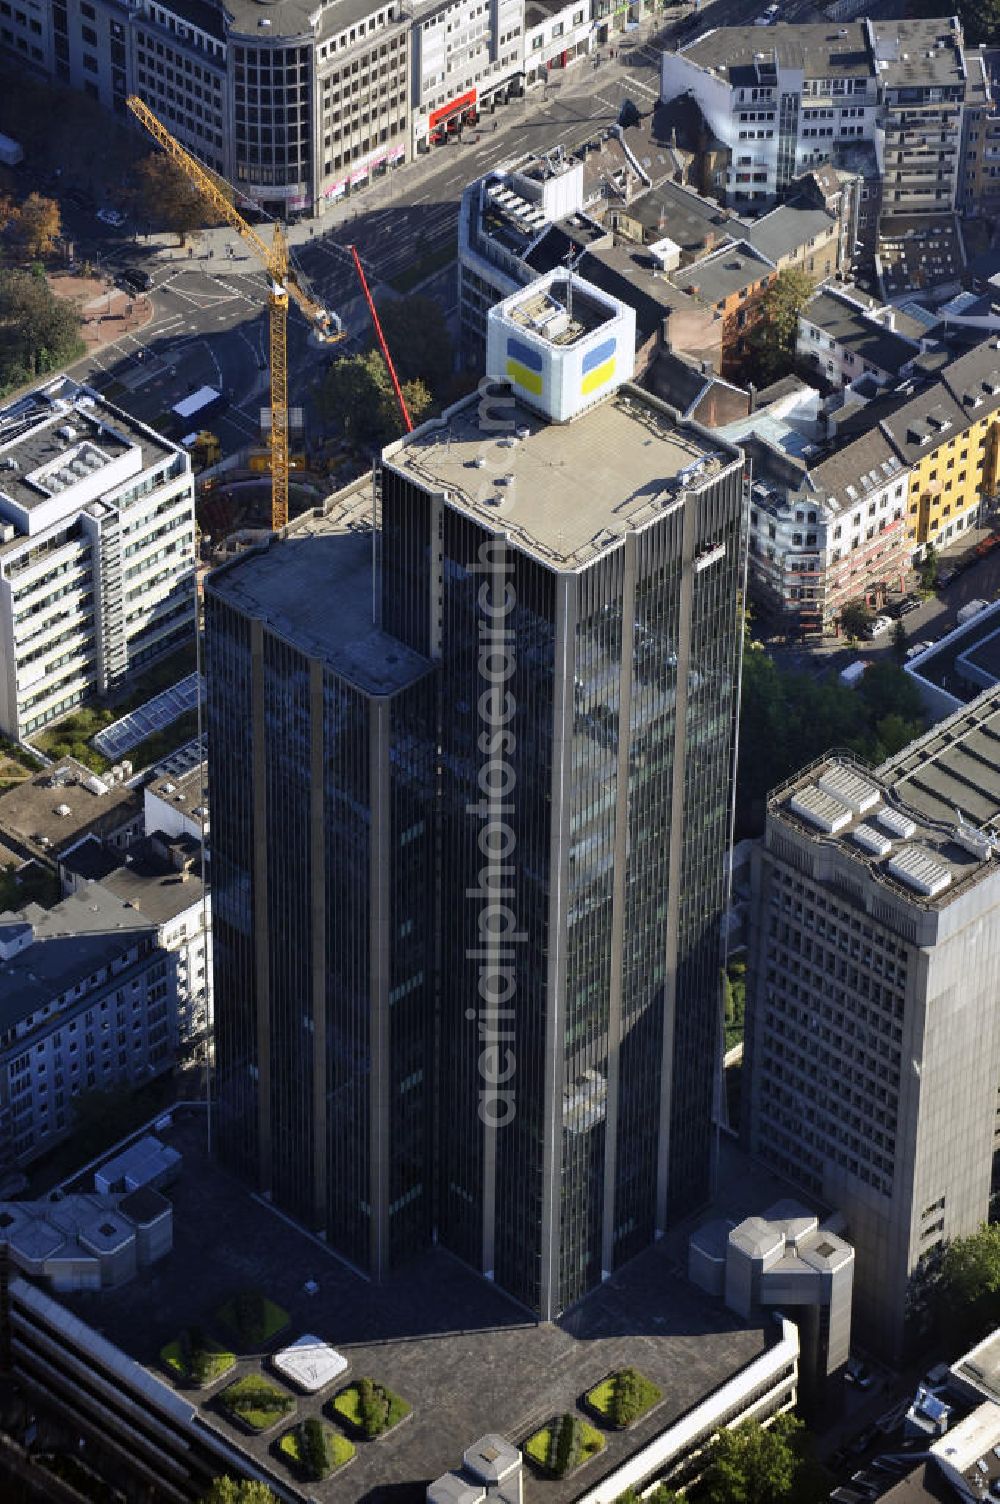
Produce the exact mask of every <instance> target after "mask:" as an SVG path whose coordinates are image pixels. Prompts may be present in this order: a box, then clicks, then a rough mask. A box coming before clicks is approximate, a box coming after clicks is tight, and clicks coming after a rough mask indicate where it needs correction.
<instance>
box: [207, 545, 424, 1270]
mask: <svg viewBox="0 0 1000 1504" xmlns="http://www.w3.org/2000/svg"><path fill="white" fill-rule="evenodd" d="M220 573H222V574H223V575H224V574H225V571H221V572H220ZM224 591H225V583H224V581H223V586H222V587H221V589H220V590H219V591H214V590H213V589H212V587H211V585H210V586H209V589H208V591H207V592H206V669H207V675H208V684H209V691H208V715H207V726H208V737H209V746H210V748H211V751H210V755H209V776H210V794H211V797H212V798H213V800H214V801H215V803H214V808H215V809H217V810H218V824H217V825H216V823H215V821H214V820H213V856H212V861H213V874H215V875H216V876H215V881H216V882H217V889H216V890H215V891H217V892H218V894H219V902H220V904H221V910H220V915H219V927H218V931H217V936H218V938H217V946H218V949H217V951H216V977H217V982H218V987H217V991H216V998H215V1012H216V1052H217V1098H218V1107H217V1133H218V1142H219V1146H220V1152H221V1154H222V1155H223V1157H224V1159H225V1160H226V1161H227V1162H228V1163H229V1164H230V1165H232V1166H233V1168H234V1169H236V1170H237V1171H238V1172H240V1173H241V1174H243V1175H244V1176H245V1177H246V1178H248V1179H250V1180H251V1181H254V1182H255V1183H256V1184H257V1186H258V1188H259V1189H260V1190H261V1191H264V1192H267V1193H269V1194H270V1195H272V1196H273V1197H274V1200H275V1202H276V1203H277V1204H278V1205H280V1206H281V1207H283V1208H284V1209H285V1210H286V1211H288V1212H289V1213H290V1214H291V1215H292V1216H294V1217H296V1218H298V1219H299V1220H300V1221H302V1222H303V1223H305V1224H306V1225H308V1226H310V1227H313V1228H315V1229H317V1230H319V1231H322V1232H324V1233H325V1234H326V1236H327V1237H328V1239H329V1241H330V1243H331V1245H332V1246H333V1247H335V1248H337V1249H338V1251H339V1252H341V1253H342V1254H343V1255H345V1256H346V1257H347V1258H349V1259H350V1260H352V1261H353V1262H354V1263H356V1264H357V1265H359V1266H360V1267H362V1268H365V1269H366V1270H368V1271H369V1272H371V1273H373V1274H375V1275H382V1274H384V1273H386V1272H387V1271H388V1270H389V1268H390V1267H392V1266H393V1265H394V1264H395V1263H397V1262H399V1261H401V1260H403V1259H405V1258H406V1257H408V1256H410V1255H412V1253H413V1252H415V1251H416V1250H417V1249H420V1248H423V1247H425V1246H426V1245H427V1243H428V1242H429V1239H430V1232H431V1215H432V1201H431V1181H430V1166H431V1164H432V1156H431V1153H430V1130H431V1121H432V1119H431V1102H432V1090H433V1083H434V1071H433V1027H432V1025H433V1019H432V1011H431V999H432V988H433V978H434V893H433V886H432V885H431V884H429V883H428V880H427V875H428V871H429V870H430V869H431V867H432V866H433V819H432V812H431V808H430V799H431V796H432V794H433V786H434V775H433V760H432V751H433V748H432V744H431V742H430V740H429V738H428V734H427V733H428V728H429V727H430V726H432V724H433V702H432V697H431V692H430V681H429V680H427V679H426V678H420V677H418V678H416V679H415V681H414V682H411V683H408V684H405V685H404V686H402V687H401V688H400V689H399V691H398V692H397V693H395V694H392V695H375V694H372V693H368V692H366V691H365V690H364V689H362V688H359V687H358V686H357V685H356V684H353V683H351V682H349V681H348V680H347V679H346V678H345V677H343V676H342V675H341V674H339V673H337V672H335V671H334V670H332V669H331V668H330V666H329V665H328V664H326V663H324V662H323V661H322V659H321V658H319V657H317V656H310V654H309V653H307V652H305V651H303V650H302V649H301V648H300V647H298V646H297V645H295V644H294V643H292V642H289V641H288V640H286V638H285V637H283V636H282V635H279V634H278V633H277V632H273V631H271V630H268V629H267V627H266V626H265V625H264V624H263V623H262V622H261V621H260V620H259V619H258V618H256V617H254V616H252V615H250V614H248V613H246V612H244V611H241V610H239V609H236V608H234V606H233V605H232V604H231V603H230V602H229V601H227V600H226V599H224V598H223V596H224Z"/></svg>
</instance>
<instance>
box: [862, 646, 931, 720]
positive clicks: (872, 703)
mask: <svg viewBox="0 0 1000 1504" xmlns="http://www.w3.org/2000/svg"><path fill="white" fill-rule="evenodd" d="M854 693H855V694H856V695H857V696H858V698H859V699H860V700H861V703H862V705H863V706H864V707H865V709H866V710H867V711H868V714H869V718H870V723H871V725H872V727H873V728H876V722H877V721H879V720H881V719H882V717H883V716H891V715H897V716H900V717H901V718H902V719H903V720H904V721H908V722H909V723H910V724H911V725H914V726H916V727H917V728H918V730H919V727H920V725H921V722H922V721H923V714H924V712H923V701H922V700H921V698H920V691H919V689H918V688H917V686H916V685H915V684H914V682H913V680H912V679H911V677H910V675H909V674H904V673H903V671H902V669H901V668H900V667H899V665H898V664H895V663H891V662H889V661H888V660H887V659H883V660H882V662H881V663H872V664H870V665H869V667H868V671H867V673H866V674H865V676H864V678H863V679H862V680H861V683H860V684H859V685H858V687H857V689H856V690H855V691H854ZM913 734H914V735H916V732H914V733H913Z"/></svg>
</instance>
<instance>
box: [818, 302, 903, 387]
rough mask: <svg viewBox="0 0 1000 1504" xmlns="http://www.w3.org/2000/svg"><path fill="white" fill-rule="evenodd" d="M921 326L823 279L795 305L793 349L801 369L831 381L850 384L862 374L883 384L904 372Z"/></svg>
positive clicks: (897, 378)
mask: <svg viewBox="0 0 1000 1504" xmlns="http://www.w3.org/2000/svg"><path fill="white" fill-rule="evenodd" d="M924 332H925V331H923V330H922V329H920V328H919V326H918V325H915V323H914V321H913V320H912V319H910V318H909V317H908V316H907V315H906V314H905V313H902V312H899V311H898V310H896V309H894V308H891V307H889V308H881V307H879V306H878V304H876V303H875V302H874V300H873V299H871V298H868V297H866V296H865V294H864V293H861V292H859V291H858V289H856V288H853V287H850V288H848V287H839V286H836V285H832V284H827V285H826V286H824V287H820V288H819V289H818V290H817V291H816V292H815V293H814V294H813V296H812V297H811V298H810V299H809V301H808V302H807V303H805V304H804V305H803V307H802V308H801V309H800V310H799V323H798V330H797V332H796V337H795V353H796V355H797V356H798V359H799V361H800V363H802V365H803V367H804V368H805V369H806V370H812V369H815V370H816V373H817V375H819V376H820V377H822V379H823V381H825V382H829V383H830V384H831V385H833V386H849V385H850V384H851V383H852V382H854V381H856V380H857V379H858V377H859V376H863V375H869V376H873V377H874V378H875V380H876V381H877V382H878V383H879V384H880V385H884V384H885V383H887V382H890V381H898V380H899V379H900V378H901V377H902V376H905V375H907V374H908V372H909V371H910V369H911V368H912V365H913V361H914V360H915V359H916V357H917V356H918V355H919V354H920V351H921V348H922V346H921V342H920V341H921V335H922V334H924Z"/></svg>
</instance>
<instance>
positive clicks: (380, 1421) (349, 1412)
mask: <svg viewBox="0 0 1000 1504" xmlns="http://www.w3.org/2000/svg"><path fill="white" fill-rule="evenodd" d="M330 1408H331V1414H332V1416H333V1418H334V1420H338V1421H340V1422H341V1423H342V1424H344V1425H346V1426H347V1428H348V1430H349V1431H351V1432H353V1434H354V1435H355V1436H360V1437H363V1439H364V1440H365V1441H374V1440H375V1438H376V1437H378V1436H384V1435H385V1434H386V1433H387V1432H388V1431H391V1430H393V1428H394V1427H396V1426H398V1425H399V1424H400V1422H401V1421H404V1420H405V1419H406V1417H407V1416H408V1415H409V1414H410V1406H409V1405H408V1404H407V1403H406V1401H405V1400H404V1399H403V1398H402V1397H401V1396H400V1395H398V1394H394V1393H393V1391H392V1390H391V1389H387V1388H386V1386H385V1385H384V1384H376V1383H375V1381H374V1379H367V1378H364V1379H358V1380H357V1381H356V1382H355V1383H354V1384H348V1386H347V1388H346V1389H342V1390H341V1391H340V1393H339V1394H336V1395H334V1397H333V1400H332V1401H331V1406H330Z"/></svg>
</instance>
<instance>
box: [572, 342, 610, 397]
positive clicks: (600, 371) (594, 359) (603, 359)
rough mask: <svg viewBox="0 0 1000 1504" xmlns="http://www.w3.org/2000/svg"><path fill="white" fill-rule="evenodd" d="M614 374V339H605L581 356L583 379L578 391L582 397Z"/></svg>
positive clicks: (594, 390)
mask: <svg viewBox="0 0 1000 1504" xmlns="http://www.w3.org/2000/svg"><path fill="white" fill-rule="evenodd" d="M614 374H615V341H614V340H613V339H606V340H604V342H603V343H602V344H600V345H597V346H596V347H595V348H594V349H593V350H588V352H587V354H586V355H585V356H584V357H583V380H582V381H581V382H580V391H581V393H582V395H583V396H584V397H586V396H588V395H589V394H590V393H591V392H596V391H597V388H598V387H599V386H604V384H605V382H608V381H610V380H611V378H612V376H613V375H614Z"/></svg>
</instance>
